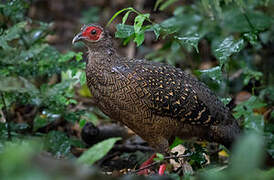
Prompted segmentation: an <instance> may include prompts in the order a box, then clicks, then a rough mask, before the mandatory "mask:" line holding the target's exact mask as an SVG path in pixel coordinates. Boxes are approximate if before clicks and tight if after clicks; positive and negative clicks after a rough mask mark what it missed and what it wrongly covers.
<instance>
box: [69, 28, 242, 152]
mask: <svg viewBox="0 0 274 180" xmlns="http://www.w3.org/2000/svg"><path fill="white" fill-rule="evenodd" d="M77 41H83V42H84V44H85V45H86V46H87V48H88V59H87V63H86V79H87V84H88V87H89V89H90V91H91V93H92V94H93V97H94V100H95V101H96V104H97V106H98V107H99V109H101V110H102V111H103V112H104V113H105V114H106V115H108V116H109V117H110V118H112V119H114V120H117V121H120V122H121V123H123V124H124V125H126V126H127V127H129V128H130V129H132V130H133V131H134V132H135V133H136V134H138V135H139V136H141V137H142V138H143V139H144V140H145V141H147V142H148V143H149V144H150V145H151V146H152V147H154V148H155V150H156V151H157V152H160V153H166V152H169V144H170V143H171V142H172V141H173V140H174V137H176V136H177V137H180V138H192V137H197V138H200V139H204V140H207V141H211V142H217V143H220V144H223V145H225V146H226V147H228V148H229V147H230V146H231V144H232V142H233V141H234V139H235V138H236V137H237V136H238V135H239V133H240V128H239V125H238V123H237V121H236V119H234V117H233V116H232V114H231V112H230V110H229V109H228V108H227V107H225V106H224V104H223V103H222V102H221V101H220V100H219V99H218V97H217V96H216V95H215V94H214V93H213V92H212V91H211V90H210V89H209V88H208V87H207V86H206V85H205V84H204V83H202V82H200V81H198V80H197V79H196V78H195V77H193V76H192V75H190V74H187V73H186V72H184V71H182V70H181V69H178V68H175V67H173V66H171V65H168V64H163V63H158V62H152V61H147V60H145V59H129V58H127V57H123V56H121V55H119V54H118V53H117V50H116V49H115V48H114V46H113V42H112V38H111V36H110V35H109V33H108V32H107V31H106V30H104V29H103V28H102V27H101V26H99V25H95V24H89V25H85V26H83V27H82V28H81V31H80V33H78V34H77V35H76V36H75V37H74V39H73V41H72V43H73V44H74V43H75V42H77Z"/></svg>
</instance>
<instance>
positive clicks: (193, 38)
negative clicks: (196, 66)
mask: <svg viewBox="0 0 274 180" xmlns="http://www.w3.org/2000/svg"><path fill="white" fill-rule="evenodd" d="M175 39H177V40H178V41H179V42H180V43H181V44H182V45H187V46H192V47H194V48H195V50H196V52H197V53H199V49H198V42H199V40H200V36H199V34H193V35H186V36H176V37H175Z"/></svg>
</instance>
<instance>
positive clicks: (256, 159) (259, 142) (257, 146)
mask: <svg viewBox="0 0 274 180" xmlns="http://www.w3.org/2000/svg"><path fill="white" fill-rule="evenodd" d="M263 146H264V139H263V138H262V137H261V136H259V135H257V134H253V133H252V134H248V135H245V136H243V137H240V138H239V139H238V141H237V143H236V144H235V148H234V149H233V152H232V154H233V156H232V158H231V167H230V168H229V171H230V172H231V173H232V174H234V175H236V176H237V175H238V177H241V176H242V174H243V172H249V173H251V175H250V178H247V177H246V178H245V179H252V176H253V175H252V174H254V172H255V171H256V170H257V168H259V167H260V165H261V163H262V160H263ZM255 179H256V178H255Z"/></svg>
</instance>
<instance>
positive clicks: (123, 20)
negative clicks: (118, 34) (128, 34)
mask: <svg viewBox="0 0 274 180" xmlns="http://www.w3.org/2000/svg"><path fill="white" fill-rule="evenodd" d="M130 13H131V11H128V12H127V13H126V14H125V15H124V17H123V19H122V24H125V23H126V21H127V18H128V15H129V14H130Z"/></svg>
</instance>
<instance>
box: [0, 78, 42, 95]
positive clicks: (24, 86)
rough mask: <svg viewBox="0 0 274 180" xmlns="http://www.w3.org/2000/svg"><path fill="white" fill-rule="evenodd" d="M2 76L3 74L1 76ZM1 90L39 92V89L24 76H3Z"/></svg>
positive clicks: (0, 83) (0, 82) (0, 81)
mask: <svg viewBox="0 0 274 180" xmlns="http://www.w3.org/2000/svg"><path fill="white" fill-rule="evenodd" d="M0 77H1V76H0ZM0 91H4V92H11V91H15V92H22V93H23V92H32V93H38V92H39V91H38V89H37V88H36V87H35V86H34V85H33V84H32V83H31V82H29V81H28V80H27V79H25V78H23V77H20V76H18V77H1V78H0Z"/></svg>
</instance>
